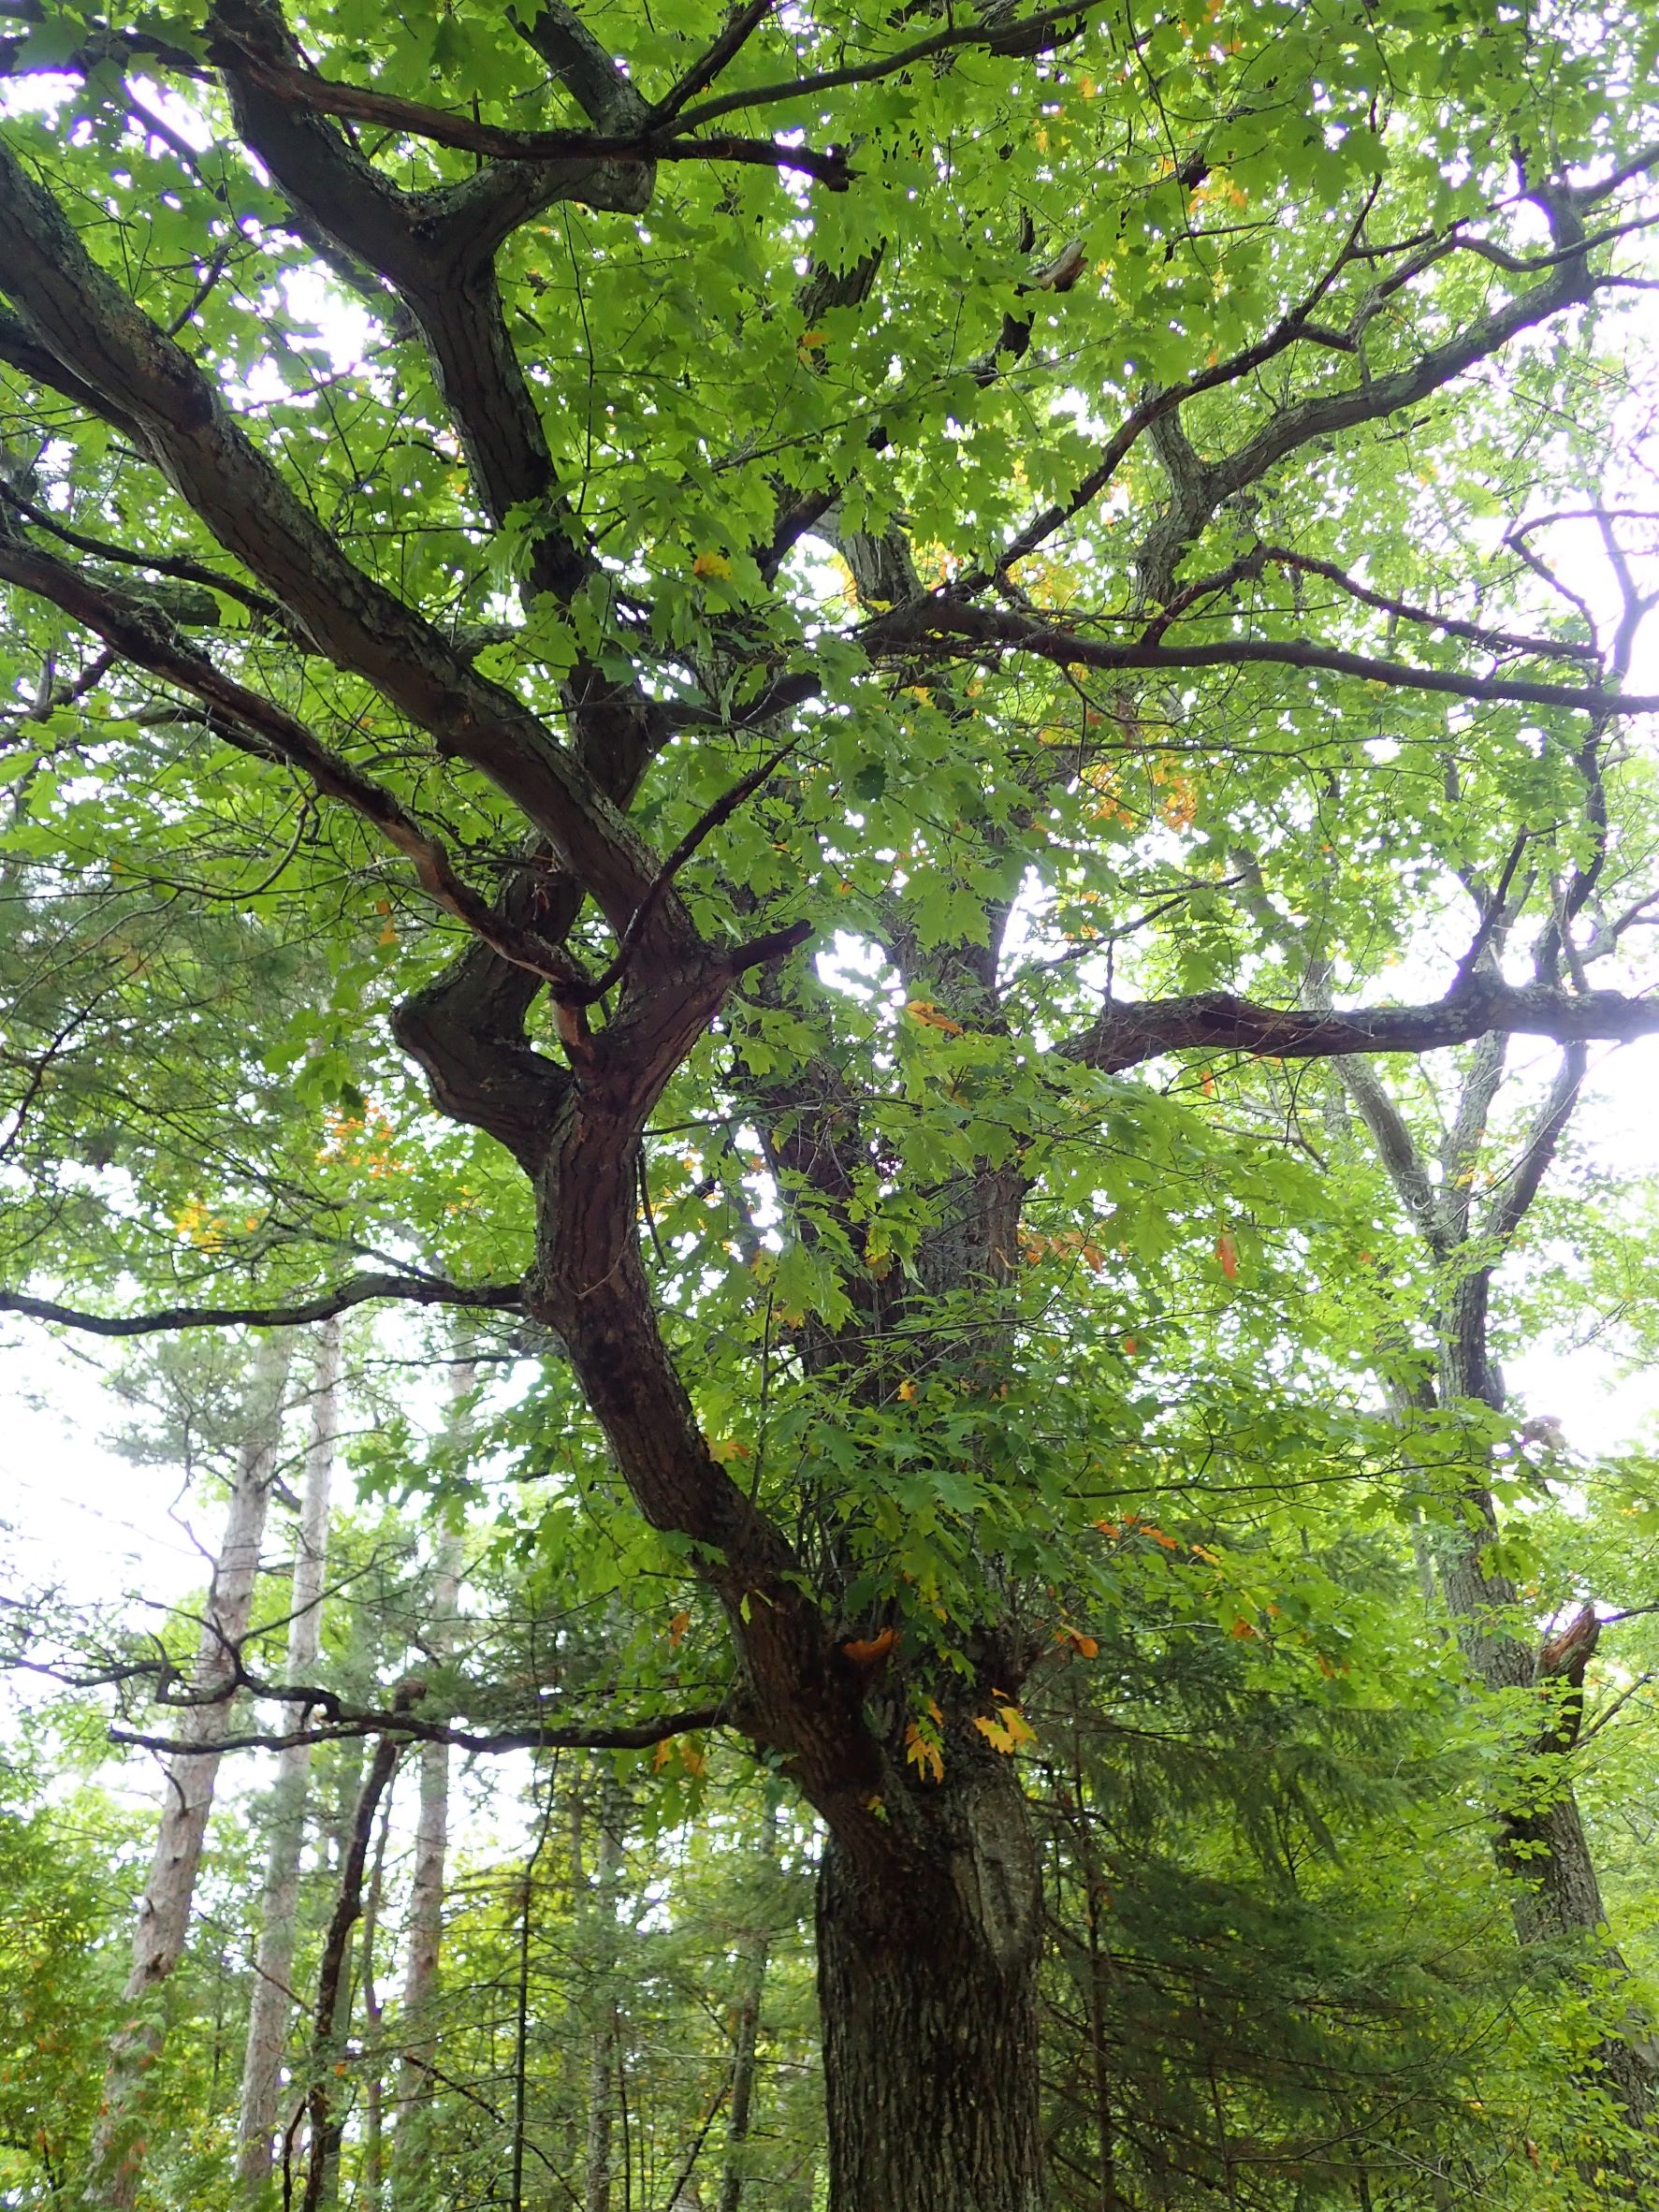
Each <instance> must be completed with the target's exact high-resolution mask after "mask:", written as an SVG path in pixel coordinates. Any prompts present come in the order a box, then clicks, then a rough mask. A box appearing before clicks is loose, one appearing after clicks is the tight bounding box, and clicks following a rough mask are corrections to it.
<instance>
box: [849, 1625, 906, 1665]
mask: <svg viewBox="0 0 1659 2212" xmlns="http://www.w3.org/2000/svg"><path fill="white" fill-rule="evenodd" d="M897 1641H898V1630H897V1629H896V1628H883V1629H882V1631H881V1633H880V1636H872V1637H853V1638H852V1639H851V1642H850V1643H844V1644H843V1645H842V1646H841V1649H842V1651H843V1652H845V1653H846V1655H847V1657H848V1658H849V1659H850V1660H851V1663H852V1665H853V1666H855V1667H856V1668H857V1669H858V1671H859V1673H860V1674H873V1673H874V1672H875V1670H876V1668H877V1667H878V1666H881V1665H882V1664H883V1663H884V1662H885V1661H886V1660H887V1659H888V1658H889V1656H890V1655H891V1653H892V1652H893V1648H894V1646H895V1644H896V1643H897Z"/></svg>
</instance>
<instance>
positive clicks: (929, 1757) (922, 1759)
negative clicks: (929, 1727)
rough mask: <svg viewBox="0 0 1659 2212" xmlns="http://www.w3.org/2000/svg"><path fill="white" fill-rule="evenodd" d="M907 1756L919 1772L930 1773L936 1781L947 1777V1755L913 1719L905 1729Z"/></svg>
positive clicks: (941, 1780)
mask: <svg viewBox="0 0 1659 2212" xmlns="http://www.w3.org/2000/svg"><path fill="white" fill-rule="evenodd" d="M905 1757H906V1759H907V1760H908V1761H909V1763H910V1765H911V1766H912V1767H914V1768H915V1769H916V1771H917V1773H918V1774H930V1775H931V1776H932V1777H933V1779H934V1781H935V1782H943V1780H944V1779H945V1755H944V1754H943V1752H941V1751H940V1749H939V1745H938V1744H937V1743H936V1742H934V1741H933V1740H932V1739H931V1738H930V1737H928V1736H924V1734H923V1732H922V1730H921V1729H920V1728H919V1727H918V1726H917V1725H916V1724H915V1722H914V1721H912V1722H911V1723H910V1725H909V1726H908V1727H907V1728H906V1730H905Z"/></svg>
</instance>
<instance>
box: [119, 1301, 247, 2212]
mask: <svg viewBox="0 0 1659 2212" xmlns="http://www.w3.org/2000/svg"><path fill="white" fill-rule="evenodd" d="M290 1349H291V1339H290V1338H289V1337H288V1336H287V1335H286V1334H283V1333H275V1332H273V1333H272V1334H270V1335H268V1336H265V1337H263V1338H261V1339H260V1341H259V1344H258V1346H257V1349H256V1350H255V1355H254V1361H253V1365H252V1373H251V1375H250V1377H249V1385H248V1391H247V1402H246V1405H245V1408H244V1412H243V1421H244V1438H245V1441H244V1442H243V1445H242V1448H241V1450H240V1454H239V1457H238V1463H237V1467H236V1473H235V1476H234V1478H233V1480H232V1481H231V1484H230V1497H229V1502H228V1505H227V1507H226V1516H225V1533H224V1535H223V1536H222V1537H221V1539H220V1544H219V1551H218V1556H217V1558H216V1559H215V1560H214V1563H213V1576H212V1580H211V1583H210V1584H209V1587H208V1596H207V1605H206V1607H205V1608H204V1610H203V1613H202V1619H201V1635H200V1643H199V1646H198V1648H197V1652H196V1666H195V1667H194V1669H193V1671H192V1673H191V1676H190V1679H189V1682H188V1685H187V1691H186V1696H185V1698H184V1700H183V1701H182V1710H180V1712H179V1716H178V1725H179V1733H180V1736H181V1738H182V1739H183V1742H184V1743H185V1744H187V1745H188V1746H190V1748H189V1749H181V1750H178V1751H175V1752H173V1753H172V1754H170V1756H169V1757H168V1759H167V1764H166V1767H165V1768H164V1781H163V1790H162V1802H161V1818H160V1821H159V1824H158V1826H157V1828H156V1835H155V1850H154V1854H153V1857H152V1859H151V1864H150V1874H149V1878H148V1880H147V1881H146V1882H145V1885H144V1889H143V1893H142V1895H141V1897H140V1898H139V1900H138V1926H137V1927H136V1928H135V1929H134V1931H133V1957H132V1970H131V1972H130V1973H129V1975H128V1977H127V1984H126V1989H125V1993H124V1994H125V2000H126V2003H127V2004H128V2006H130V2007H131V2008H132V2011H131V2015H130V2016H129V2017H128V2018H126V2019H125V2020H124V2022H123V2023H122V2026H121V2028H120V2029H119V2030H118V2031H117V2033H116V2036H115V2039H114V2041H113V2043H112V2044H111V2045H110V2049H109V2063H108V2067H107V2069H106V2073H105V2077H104V2096H103V2103H102V2106H101V2108H100V2113H99V2118H98V2126H97V2131H96V2133H95V2138H94V2142H93V2154H92V2165H91V2172H90V2175H89V2176H88V2182H87V2189H86V2197H87V2202H88V2204H89V2205H132V2204H134V2203H135V2202H136V2201H137V2197H138V2182H139V2176H140V2172H141V2169H142V2164H143V2155H144V2135H143V2127H144V2103H145V2088H146V2076H147V2075H148V2074H150V2071H151V2069H152V2068H153V2066H154V2063H155V2059H156V2054H157V2053H158V2052H159V2050H160V2049H161V2046H162V2042H163V2039H164V2036H165V2034H166V2026H165V2020H164V2016H163V2013H162V2009H161V2008H162V2000H163V1992H164V1985H165V1984H166V1982H167V1977H168V1976H169V1975H170V1974H171V1973H172V1972H173V1970H174V1968H175V1967H176V1966H177V1965H178V1963H179V1960H180V1958H181V1957H182V1956H183V1951H184V1944H185V1940H186V1938H187V1936H188V1934H189V1931H190V1910H191V1903H192V1900H193V1899H194V1898H195V1895H196V1871H197V1869H198V1868H199V1866H200V1864H201V1853H202V1843H203V1841H204V1839H205V1837H206V1835H207V1827H208V1815H209V1813H210V1812H211V1810H212V1803H213V1788H214V1784H215V1783H216V1782H217V1780H218V1774H219V1762H220V1757H221V1755H222V1754H221V1753H220V1751H219V1748H218V1744H219V1739H221V1738H223V1737H224V1736H225V1735H226V1732H227V1724H228V1721H229V1711H228V1706H229V1700H230V1698H231V1696H232V1695H234V1691H235V1686H236V1683H237V1680H238V1676H239V1671H240V1661H241V1646H242V1640H243V1638H244V1637H246V1635H247V1633H248V1626H249V1622H250V1619H251V1616H252V1612H253V1605H254V1587H255V1581H256V1580H257V1579H258V1574H259V1547H260V1543H261V1540H262V1538H263V1536H264V1533H265V1521H266V1514H267V1510H268V1508H269V1503H270V1486H271V1480H272V1477H273V1476H274V1475H275V1473H276V1467H277V1460H278V1455H279V1453H280V1451H281V1448H282V1432H283V1413H284V1386H285V1384H286V1380H287V1374H288V1361H289V1355H290ZM197 1747H199V1748H197Z"/></svg>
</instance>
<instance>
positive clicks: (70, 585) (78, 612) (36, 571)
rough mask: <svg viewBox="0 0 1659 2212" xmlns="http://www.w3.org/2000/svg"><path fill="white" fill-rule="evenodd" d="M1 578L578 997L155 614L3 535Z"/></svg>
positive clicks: (477, 929) (441, 854)
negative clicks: (283, 774) (177, 693)
mask: <svg viewBox="0 0 1659 2212" xmlns="http://www.w3.org/2000/svg"><path fill="white" fill-rule="evenodd" d="M0 578H4V579H5V580H6V581H7V582H8V583H13V584H17V585H20V586H21V587H22V589H24V590H25V591H33V592H35V593H36V595H37V596H38V597H40V598H42V599H48V600H51V603H52V604H53V605H55V606H59V607H61V608H62V609H63V610H64V612H65V614H66V615H72V616H73V617H74V618H75V619H76V620H77V621H79V622H83V623H84V624H85V625H86V627H87V628H88V629H89V630H91V631H93V632H94V633H95V634H96V635H97V636H99V637H101V638H102V639H103V640H104V642H105V643H106V645H109V646H111V647H113V648H114V649H115V650H116V651H117V652H118V653H120V654H121V655H122V657H123V658H124V660H126V661H128V662H131V663H132V665H133V666H134V667H136V668H143V669H146V670H148V671H149V673H150V674H151V675H152V676H159V677H165V678H166V679H167V681H168V682H170V683H175V684H178V685H180V686H181V687H182V689H184V690H186V691H190V692H192V693H193V694H194V695H195V696H196V698H198V699H200V700H201V701H202V702H203V704H204V705H205V706H208V707H209V708H210V709H211V715H210V727H211V728H212V729H213V730H214V731H215V733H216V734H217V735H220V736H222V737H223V738H224V739H225V740H226V743H228V744H231V745H234V746H236V747H237V748H238V749H240V751H243V752H248V753H252V754H253V756H254V757H255V759H256V760H270V759H271V758H273V757H274V758H276V759H278V760H281V761H284V762H286V763H287V764H288V765H289V766H290V767H293V768H298V770H299V772H300V773H301V774H302V775H303V776H305V777H306V778H307V779H309V781H310V782H311V783H312V784H313V786H314V787H315V789H316V790H317V791H318V792H320V793H322V795H323V796H324V797H325V798H330V799H335V800H338V801H339V802H340V803H341V804H342V805H343V806H346V807H349V808H351V809H352V811H353V812H354V813H355V814H357V815H358V816H360V817H361V819H362V820H363V821H365V822H369V823H371V825H372V826H373V827H374V828H375V829H377V830H378V831H379V832H380V834H381V836H382V837H384V838H385V839H386V842H387V844H389V845H391V846H392V847H393V848H394V849H395V850H396V851H399V852H400V853H401V854H402V855H403V857H404V858H405V859H406V860H407V861H408V862H409V863H410V865H411V866H413V867H414V869H415V876H416V878H417V879H418V880H419V882H420V885H421V888H422V889H423V890H424V891H425V892H426V894H427V895H428V897H429V898H430V899H431V901H432V903H433V904H434V905H435V906H437V907H440V908H441V909H442V910H444V912H445V913H446V914H449V915H452V916H453V917H454V919H455V920H456V921H458V922H459V923H461V924H464V925H465V927H466V928H468V929H470V930H471V931H472V933H473V936H474V937H478V938H481V939H483V940H484V942H485V943H486V944H488V945H489V946H490V947H491V948H492V949H493V950H494V951H496V952H498V953H501V955H502V958H503V959H506V960H511V961H513V962H514V963H515V964H516V965H517V966H518V967H520V968H528V969H529V970H530V971H531V973H532V974H534V975H538V976H541V977H543V978H544V979H545V980H546V982H549V983H551V984H552V985H553V988H554V995H555V997H561V996H562V995H564V994H566V993H568V992H569V991H571V990H572V989H576V990H578V991H579V990H580V989H581V987H582V977H581V970H580V968H579V967H578V966H577V964H576V963H575V961H574V960H573V959H572V958H571V957H570V955H569V954H568V953H565V952H563V951H562V950H560V948H559V947H558V946H556V945H550V944H546V943H545V942H544V941H543V940H541V939H539V938H537V937H536V935H535V934H534V933H533V931H530V930H515V929H512V928H511V927H510V926H509V925H508V924H507V923H506V922H505V921H504V920H503V918H502V914H501V911H500V910H499V909H498V908H496V907H493V906H491V905H490V903H489V901H488V899H486V898H484V897H482V896H481V895H479V893H477V892H476V891H474V890H473V888H472V886H471V885H470V884H469V883H467V882H465V881H464V880H462V879H461V877H460V876H458V874H457V873H456V869H455V866H454V863H453V862H452V861H451V860H450V858H449V855H448V853H447V852H446V851H444V847H443V845H442V844H440V843H439V841H438V840H437V838H435V837H432V836H431V835H430V834H429V832H428V831H427V830H426V829H425V828H423V827H422V825H421V824H420V822H417V821H416V819H415V816H414V815H413V814H411V813H410V811H409V810H408V808H406V807H405V806H404V805H403V804H402V802H401V801H400V799H397V798H395V797H394V796H393V794H392V793H390V792H389V791H387V790H386V786H385V785H384V784H381V783H376V782H375V781H374V779H372V778H371V777H369V776H365V775H364V774H363V773H362V771H361V770H360V769H358V768H356V767H354V766H353V765H352V764H351V763H350V762H349V761H347V760H346V759H344V758H343V757H342V755H341V754H340V753H337V752H334V751H333V750H331V749H330V748H329V747H327V746H326V745H325V744H324V743H323V742H322V740H321V739H320V738H319V737H317V736H315V735H313V733H312V732H311V731H310V730H308V729H307V728H306V726H305V724H304V723H303V722H301V721H299V720H297V718H296V717H295V716H293V715H291V714H289V713H288V712H287V710H286V709H285V708H284V707H281V706H276V705H275V704H274V703H273V702H272V701H270V700H269V699H266V698H264V697H262V696H261V694H260V693H259V692H257V691H249V690H248V689H247V687H246V686H245V685H243V684H240V683H238V682H237V681H236V680H235V678H234V677H228V676H226V675H225V674H224V673H223V671H222V670H221V669H219V668H218V667H217V666H216V665H215V664H214V662H212V661H211V660H210V659H209V658H208V656H207V655H206V654H205V653H203V652H201V651H200V650H198V648H196V647H195V646H193V645H190V644H187V643H186V642H185V640H184V639H182V637H180V636H179V634H178V633H177V632H176V631H174V630H173V628H172V627H171V625H170V624H169V623H168V622H167V620H166V619H165V618H163V617H162V616H161V615H160V614H159V613H158V612H157V611H156V610H155V609H154V608H152V607H149V606H146V605H144V604H142V603H141V602H140V601H138V600H137V599H135V598H133V597H132V596H131V595H130V594H128V593H126V592H124V591H120V590H117V589H115V588H114V587H113V586H110V585H106V584H97V583H95V582H94V581H93V580H92V578H91V577H90V576H88V575H87V574H86V573H85V571H84V570H83V569H78V568H76V567H74V566H73V565H72V564H71V563H69V562H67V561H65V560H58V559H57V557H56V556H55V555H54V554H50V553H46V552H43V551H42V550H41V549H40V548H39V547H37V546H31V545H29V544H27V543H26V542H25V541H24V540H22V539H21V538H16V537H12V536H9V535H7V534H6V533H5V531H3V530H0Z"/></svg>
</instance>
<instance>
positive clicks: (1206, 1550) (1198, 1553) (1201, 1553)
mask: <svg viewBox="0 0 1659 2212" xmlns="http://www.w3.org/2000/svg"><path fill="white" fill-rule="evenodd" d="M1192 1555H1193V1557H1194V1558H1195V1559H1207V1560H1208V1561H1209V1563H1210V1564H1211V1565H1212V1566H1219V1565H1220V1564H1221V1561H1220V1559H1219V1558H1218V1557H1217V1555H1216V1554H1215V1552H1214V1551H1212V1550H1210V1547H1209V1546H1208V1545H1207V1544H1195V1545H1194V1546H1193V1548H1192Z"/></svg>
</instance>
